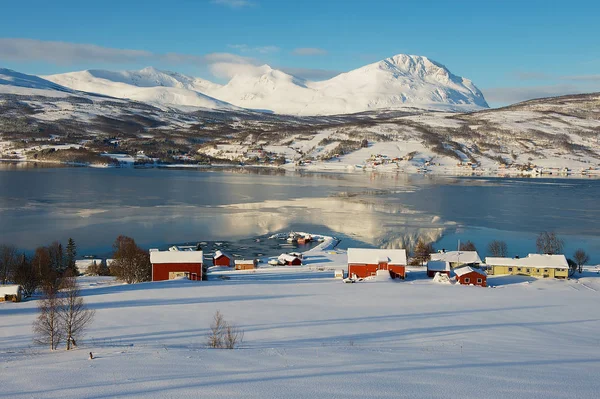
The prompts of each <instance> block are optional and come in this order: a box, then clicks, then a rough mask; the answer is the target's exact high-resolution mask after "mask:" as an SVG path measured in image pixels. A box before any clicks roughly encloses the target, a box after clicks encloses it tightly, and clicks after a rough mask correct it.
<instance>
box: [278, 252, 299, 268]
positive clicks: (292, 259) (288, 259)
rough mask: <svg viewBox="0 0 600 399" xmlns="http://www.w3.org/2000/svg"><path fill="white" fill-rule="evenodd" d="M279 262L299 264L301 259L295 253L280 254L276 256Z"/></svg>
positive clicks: (290, 264) (291, 264) (292, 264)
mask: <svg viewBox="0 0 600 399" xmlns="http://www.w3.org/2000/svg"><path fill="white" fill-rule="evenodd" d="M277 260H278V261H279V263H280V264H282V265H287V266H300V265H301V264H302V259H300V258H299V257H298V256H296V255H291V254H281V255H279V257H278V258H277Z"/></svg>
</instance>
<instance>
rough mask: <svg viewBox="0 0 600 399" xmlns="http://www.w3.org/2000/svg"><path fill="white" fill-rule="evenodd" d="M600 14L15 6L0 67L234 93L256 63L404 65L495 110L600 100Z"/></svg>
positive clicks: (9, 8)
mask: <svg viewBox="0 0 600 399" xmlns="http://www.w3.org/2000/svg"><path fill="white" fill-rule="evenodd" d="M599 15H600V2H598V1H578V0H573V1H569V2H564V1H553V0H545V1H538V0H522V1H514V0H505V1H500V0H498V1H493V0H490V1H481V0H479V1H471V0H465V1H452V2H451V1H436V0H431V1H422V2H418V1H402V0H396V1H391V0H390V1H383V0H371V1H359V0H356V1H352V0H346V1H341V0H329V1H326V0H320V1H316V0H304V1H294V0H289V1H277V0H197V1H194V0H182V1H178V0H172V1H154V0H146V1H137V0H120V1H113V0H103V1H95V2H88V1H81V0H78V1H74V0H62V1H61V0H56V1H52V2H49V1H47V0H46V1H38V0H28V1H10V2H9V3H7V4H3V5H2V17H1V21H2V23H1V24H0V66H3V67H8V68H12V69H16V70H19V71H21V72H25V73H32V74H51V73H59V72H67V71H74V70H81V69H89V68H105V69H115V70H120V69H139V68H142V67H145V66H148V65H153V66H156V67H158V68H162V69H168V70H174V71H178V72H182V73H186V74H191V75H195V76H199V77H203V78H207V79H211V80H215V81H220V82H223V81H226V80H227V79H228V77H229V76H231V74H232V73H235V72H236V71H237V70H239V68H243V67H244V65H247V63H250V64H262V63H268V64H269V65H271V66H273V67H277V68H282V69H284V70H286V71H288V72H291V73H295V74H297V75H300V76H303V77H307V78H312V79H322V78H326V77H330V76H332V75H334V74H335V73H338V72H342V71H348V70H351V69H354V68H358V67H360V66H363V65H366V64H368V63H372V62H376V61H378V60H381V59H383V58H386V57H389V56H392V55H395V54H399V53H406V54H418V55H425V56H428V57H430V58H432V59H434V60H436V61H438V62H440V63H442V64H444V65H446V66H447V67H448V68H449V69H450V70H451V71H452V72H453V73H455V74H457V75H460V76H464V77H467V78H469V79H471V80H473V82H474V83H475V84H476V85H477V86H478V87H479V88H480V89H482V91H483V92H484V94H485V95H486V98H487V99H488V101H489V102H490V104H491V105H502V104H507V103H511V102H515V101H518V100H523V99H526V98H532V97H538V96H544V95H557V94H564V93H575V92H589V91H600V40H598V38H600V23H599V22H598V16H599Z"/></svg>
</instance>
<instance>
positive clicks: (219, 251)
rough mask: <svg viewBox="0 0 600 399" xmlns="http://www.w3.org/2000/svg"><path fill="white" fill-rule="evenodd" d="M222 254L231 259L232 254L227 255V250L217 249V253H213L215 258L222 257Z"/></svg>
mask: <svg viewBox="0 0 600 399" xmlns="http://www.w3.org/2000/svg"><path fill="white" fill-rule="evenodd" d="M221 256H225V257H226V258H229V259H231V256H229V255H227V254H226V253H225V252H223V251H221V250H216V251H215V254H214V255H213V259H217V258H220V257H221Z"/></svg>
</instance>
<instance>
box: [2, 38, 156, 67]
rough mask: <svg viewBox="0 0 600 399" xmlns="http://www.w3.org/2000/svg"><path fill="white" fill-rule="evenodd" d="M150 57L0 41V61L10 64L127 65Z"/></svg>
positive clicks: (75, 46) (136, 52) (87, 47)
mask: <svg viewBox="0 0 600 399" xmlns="http://www.w3.org/2000/svg"><path fill="white" fill-rule="evenodd" d="M152 56H153V54H152V53H151V52H149V51H144V50H129V49H116V48H109V47H101V46H97V45H95V44H78V43H67V42H51V41H43V40H34V39H8V38H0V57H1V58H2V59H4V60H10V61H46V62H52V63H56V64H72V63H77V62H113V63H129V62H135V61H139V60H142V59H147V58H151V57H152Z"/></svg>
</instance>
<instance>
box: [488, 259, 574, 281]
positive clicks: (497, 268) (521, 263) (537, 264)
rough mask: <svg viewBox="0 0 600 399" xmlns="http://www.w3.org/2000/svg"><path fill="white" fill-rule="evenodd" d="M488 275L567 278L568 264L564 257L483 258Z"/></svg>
mask: <svg viewBox="0 0 600 399" xmlns="http://www.w3.org/2000/svg"><path fill="white" fill-rule="evenodd" d="M485 263H486V265H487V267H488V274H493V275H500V274H512V275H521V276H532V277H547V278H552V277H553V278H564V279H566V278H568V277H569V264H568V263H567V258H565V256H564V255H540V254H529V255H527V257H525V258H495V257H488V258H485Z"/></svg>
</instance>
